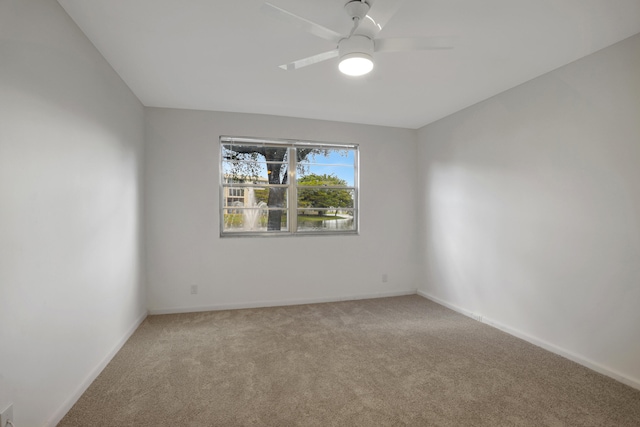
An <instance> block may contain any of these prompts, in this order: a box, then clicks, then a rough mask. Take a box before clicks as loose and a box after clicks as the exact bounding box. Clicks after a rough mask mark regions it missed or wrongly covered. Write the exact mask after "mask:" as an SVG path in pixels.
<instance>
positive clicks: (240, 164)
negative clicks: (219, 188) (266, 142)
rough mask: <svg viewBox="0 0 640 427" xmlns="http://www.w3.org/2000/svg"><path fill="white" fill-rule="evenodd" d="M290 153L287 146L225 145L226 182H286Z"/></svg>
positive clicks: (223, 157)
mask: <svg viewBox="0 0 640 427" xmlns="http://www.w3.org/2000/svg"><path fill="white" fill-rule="evenodd" d="M288 153H289V149H288V148H286V147H276V148H271V147H263V146H252V145H231V144H226V145H223V146H222V172H223V175H224V178H225V182H228V183H229V182H239V183H242V182H253V183H256V184H260V183H267V182H269V183H271V184H286V183H287V182H286V181H287V178H288V174H287V171H288V165H289V163H288V162H289V160H288V155H289V154H288Z"/></svg>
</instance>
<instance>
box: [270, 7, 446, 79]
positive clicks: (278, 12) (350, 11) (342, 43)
mask: <svg viewBox="0 0 640 427" xmlns="http://www.w3.org/2000/svg"><path fill="white" fill-rule="evenodd" d="M370 3H371V4H370ZM401 3H402V2H401V1H398V0H377V1H372V0H369V1H366V0H350V1H348V2H347V3H346V4H345V5H344V9H345V11H346V13H347V15H348V16H349V17H350V18H351V20H352V21H353V27H352V29H351V32H350V33H349V34H348V35H343V34H340V33H338V32H336V31H333V30H331V29H329V28H326V27H323V26H322V25H320V24H317V23H315V22H313V21H310V20H308V19H306V18H303V17H301V16H298V15H296V14H294V13H291V12H289V11H287V10H285V9H282V8H280V7H278V6H275V5H273V4H271V3H269V2H265V3H264V5H263V11H264V12H266V13H269V14H271V15H275V16H276V17H277V18H279V19H281V20H285V21H288V22H289V23H292V24H294V25H296V26H297V27H299V28H301V29H302V30H304V31H307V32H309V33H311V34H313V35H315V36H318V37H321V38H323V39H326V40H329V41H332V42H334V43H336V45H337V47H336V48H335V49H332V50H330V51H327V52H323V53H319V54H317V55H313V56H309V57H307V58H303V59H299V60H297V61H293V62H289V63H287V64H283V65H280V68H282V69H284V70H287V71H292V70H297V69H299V68H302V67H306V66H309V65H313V64H317V63H319V62H322V61H326V60H329V59H332V58H336V57H340V63H339V65H338V68H339V70H340V71H341V72H342V73H344V74H347V75H351V76H361V75H364V74H367V73H368V72H370V71H371V70H372V69H373V64H374V63H373V54H374V52H405V51H416V50H432V49H451V48H452V47H453V45H452V43H453V42H454V38H453V37H422V38H382V39H378V38H376V36H377V35H378V33H379V32H380V31H381V30H382V28H383V27H384V26H385V25H386V23H387V22H388V21H389V20H390V19H391V18H392V17H393V16H394V15H395V13H396V12H397V10H398V8H399V7H400V5H401Z"/></svg>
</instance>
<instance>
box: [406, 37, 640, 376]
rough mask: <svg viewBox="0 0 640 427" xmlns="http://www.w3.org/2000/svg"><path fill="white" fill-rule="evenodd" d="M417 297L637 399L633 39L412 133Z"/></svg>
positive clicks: (637, 43) (639, 74)
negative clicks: (561, 357)
mask: <svg viewBox="0 0 640 427" xmlns="http://www.w3.org/2000/svg"><path fill="white" fill-rule="evenodd" d="M418 152H419V154H418V161H419V162H420V164H421V165H423V166H422V167H420V172H419V173H420V176H419V181H420V184H421V186H422V188H423V191H422V201H421V211H422V218H423V219H422V221H421V222H422V224H424V226H423V228H422V230H421V240H422V242H423V244H424V247H423V248H422V259H423V261H424V270H423V271H422V276H423V277H424V282H423V284H422V285H421V286H420V291H421V292H422V293H424V294H425V295H429V296H430V297H434V298H435V299H437V300H439V301H441V302H443V303H445V304H448V305H450V306H452V307H455V308H457V309H459V310H460V311H463V312H466V313H468V314H476V315H482V316H484V319H485V321H488V322H490V323H493V324H495V325H497V326H499V327H501V328H503V329H506V330H508V331H510V332H511V333H514V334H516V335H520V336H522V337H525V338H527V339H529V340H530V341H533V342H536V343H538V344H540V345H542V346H545V347H547V348H549V349H552V350H554V351H557V352H559V353H562V354H565V355H566V356H568V357H570V358H573V359H574V360H578V361H580V362H581V363H584V364H586V365H588V366H591V367H592V368H594V369H597V370H600V371H601V372H606V373H607V374H609V375H612V376H614V377H616V378H618V379H620V380H622V381H624V382H627V383H628V384H632V385H634V386H635V387H637V388H640V362H639V361H640V309H638V303H639V302H640V35H636V36H634V37H632V38H630V39H627V40H625V41H623V42H621V43H618V44H616V45H614V46H612V47H610V48H607V49H604V50H602V51H600V52H597V53H596V54H594V55H591V56H588V57H586V58H584V59H581V60H579V61H577V62H574V63H572V64H569V65H567V66H565V67H563V68H560V69H558V70H556V71H553V72H551V73H549V74H546V75H544V76H542V77H540V78H537V79H535V80H532V81H530V82H528V83H525V84H523V85H521V86H519V87H517V88H514V89H512V90H509V91H507V92H504V93H502V94H500V95H498V96H496V97H493V98H491V99H489V100H487V101H485V102H482V103H480V104H477V105H475V106H473V107H470V108H468V109H466V110H463V111H461V112H459V113H456V114H454V115H451V116H449V117H446V118H444V119H442V120H440V121H438V122H435V123H433V124H430V125H428V126H426V127H424V128H422V129H421V130H420V131H419V147H418Z"/></svg>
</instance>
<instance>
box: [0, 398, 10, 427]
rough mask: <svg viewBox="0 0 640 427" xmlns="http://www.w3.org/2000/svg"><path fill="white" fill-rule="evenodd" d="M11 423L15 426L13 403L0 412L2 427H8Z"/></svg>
mask: <svg viewBox="0 0 640 427" xmlns="http://www.w3.org/2000/svg"><path fill="white" fill-rule="evenodd" d="M9 421H11V424H13V403H11V404H9V406H7V407H6V409H5V410H4V411H2V412H0V427H6V426H7V423H8V422H9ZM11 424H9V426H11Z"/></svg>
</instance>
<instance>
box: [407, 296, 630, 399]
mask: <svg viewBox="0 0 640 427" xmlns="http://www.w3.org/2000/svg"><path fill="white" fill-rule="evenodd" d="M416 293H417V294H418V295H420V296H422V297H424V298H426V299H428V300H431V301H433V302H435V303H437V304H440V305H442V306H444V307H447V308H449V309H451V310H453V311H456V312H458V313H460V314H464V315H465V316H467V317H471V318H472V319H474V320H478V318H477V314H475V313H473V312H471V311H469V310H465V309H463V308H461V307H458V306H457V305H454V304H451V303H448V302H446V301H443V300H441V299H440V298H437V297H434V296H433V295H429V294H428V293H426V292H424V291H422V290H418V291H416ZM480 321H481V322H482V323H486V324H487V325H489V326H492V327H494V328H496V329H499V330H501V331H503V332H506V333H507V334H509V335H513V336H514V337H517V338H520V339H522V340H525V341H527V342H529V343H531V344H533V345H535V346H538V347H541V348H543V349H545V350H547V351H550V352H552V353H555V354H557V355H559V356H562V357H564V358H567V359H569V360H571V361H573V362H576V363H578V364H580V365H582V366H584V367H587V368H589V369H591V370H593V371H596V372H598V373H600V374H602V375H605V376H607V377H610V378H613V379H614V380H616V381H619V382H621V383H623V384H626V385H628V386H630V387H633V388H635V389H637V390H640V380H638V379H634V378H631V377H629V376H627V375H624V374H622V373H620V372H617V371H615V370H613V369H610V368H607V367H605V366H603V365H601V364H599V363H596V362H594V361H592V360H589V359H587V358H585V357H583V356H580V355H579V354H575V353H573V352H571V351H568V350H565V349H564V348H562V347H558V346H557V345H555V344H551V343H549V342H547V341H545V340H542V339H539V338H536V337H534V336H532V335H529V334H527V333H524V332H522V331H519V330H518V329H514V328H511V327H509V326H506V325H504V324H502V323H500V322H497V321H495V320H493V319H489V318H487V317H485V316H483V317H482V320H480Z"/></svg>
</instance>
